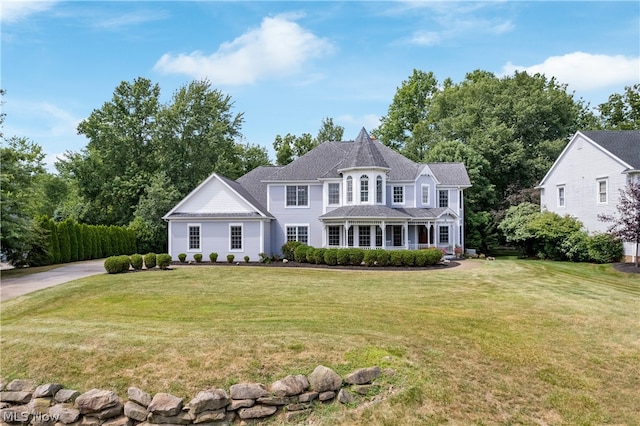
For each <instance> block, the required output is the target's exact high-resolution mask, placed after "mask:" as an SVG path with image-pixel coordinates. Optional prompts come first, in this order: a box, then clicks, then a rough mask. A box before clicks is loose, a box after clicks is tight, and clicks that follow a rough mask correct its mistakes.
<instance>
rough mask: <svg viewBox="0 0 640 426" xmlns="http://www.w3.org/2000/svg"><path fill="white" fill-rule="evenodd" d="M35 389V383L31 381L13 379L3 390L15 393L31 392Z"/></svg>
mask: <svg viewBox="0 0 640 426" xmlns="http://www.w3.org/2000/svg"><path fill="white" fill-rule="evenodd" d="M35 389H36V382H34V381H33V380H23V379H13V380H12V381H10V382H9V383H7V386H6V387H5V390H8V391H16V392H33V391H34V390H35Z"/></svg>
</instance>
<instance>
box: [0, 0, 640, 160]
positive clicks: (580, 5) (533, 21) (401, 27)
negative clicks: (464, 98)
mask: <svg viewBox="0 0 640 426" xmlns="http://www.w3.org/2000/svg"><path fill="white" fill-rule="evenodd" d="M0 20H1V38H2V40H1V43H2V45H1V47H2V51H1V55H2V56H1V60H2V62H1V75H0V77H1V80H0V87H2V88H3V89H4V90H6V92H7V94H6V96H5V97H4V101H5V104H4V105H3V106H2V111H3V112H4V113H6V119H5V123H4V129H3V130H4V134H5V136H14V135H15V136H23V137H27V138H29V139H31V140H32V141H34V142H36V143H38V144H40V145H41V146H42V147H43V148H44V151H45V152H46V153H47V161H48V163H49V164H52V163H53V162H54V161H55V157H56V156H60V155H61V154H62V153H64V152H65V151H67V150H71V151H80V150H81V149H82V148H84V147H85V146H86V144H87V140H86V139H85V138H84V137H83V136H78V135H77V134H76V127H77V125H78V123H79V122H80V121H81V120H83V119H84V118H86V117H88V116H89V114H90V113H91V111H92V110H93V109H97V108H100V107H101V106H102V104H103V103H104V102H107V101H109V100H110V99H111V97H112V95H113V90H114V89H115V87H116V86H117V85H118V84H119V83H120V82H121V81H132V80H133V79H135V78H137V77H146V78H148V79H150V80H151V81H153V82H154V83H158V84H159V85H160V88H161V90H162V101H163V102H168V101H169V100H170V98H171V95H172V94H173V92H174V91H175V90H177V89H178V88H179V87H181V86H183V85H185V84H187V83H188V82H190V81H192V80H194V79H200V78H207V79H209V80H210V82H211V83H212V85H213V87H215V88H217V89H219V90H221V91H222V92H223V93H225V94H228V95H230V96H231V98H232V100H233V101H234V104H235V105H234V110H233V111H234V112H235V113H240V112H242V113H244V118H245V122H244V124H243V126H242V133H243V135H244V142H248V143H254V144H260V145H263V146H265V147H267V148H268V150H269V153H270V155H271V157H272V158H273V157H274V156H273V149H272V143H273V140H274V139H275V137H276V135H278V134H280V135H283V136H284V135H285V134H287V133H292V134H295V135H301V134H302V133H305V132H306V133H311V134H312V135H314V136H315V134H316V133H317V131H318V129H319V128H320V125H321V121H322V119H323V118H325V117H331V118H333V120H334V123H335V124H338V125H341V126H343V127H344V128H345V135H344V136H345V139H353V138H355V137H356V136H357V133H358V131H359V130H360V128H361V127H365V128H367V129H368V130H371V129H373V128H375V127H377V126H378V120H379V118H380V117H381V116H384V115H385V114H386V113H387V110H388V107H389V105H390V104H391V102H392V99H393V96H394V94H395V93H396V90H397V88H398V87H399V86H400V85H401V84H402V82H403V81H404V80H406V79H407V78H408V77H409V76H410V75H411V74H412V71H413V69H419V70H422V71H427V72H428V71H433V72H434V74H435V75H436V77H437V79H438V80H439V81H440V82H442V81H443V80H444V79H446V78H447V77H449V78H451V79H452V80H453V81H454V82H459V81H461V80H463V79H464V76H465V74H466V73H467V72H470V71H473V70H476V69H482V70H485V71H490V72H493V73H495V74H496V75H498V76H502V75H507V74H512V73H513V72H514V71H515V70H527V71H530V72H540V73H544V74H545V75H547V76H548V77H551V76H555V77H556V79H557V80H558V81H559V82H561V83H565V84H567V85H568V87H569V90H570V91H573V92H575V97H576V98H578V99H579V98H582V99H583V100H585V101H588V102H589V103H590V104H591V105H592V106H597V105H598V104H600V103H602V102H605V101H606V100H607V98H608V97H609V95H610V94H612V93H622V91H623V90H624V87H625V86H629V85H632V84H635V83H639V82H640V2H637V1H624V2H611V1H607V2H596V1H590V2H576V1H568V2H540V1H534V2H527V1H482V2H424V1H421V2H403V1H399V2H385V1H367V2H358V1H345V2H334V1H320V2H308V1H284V2H275V1H257V2H252V1H222V2H213V1H199V2H188V1H180V2H170V1H141V2H135V1H110V2H101V1H69V2H58V1H45V2H29V1H11V0H9V1H6V0H3V1H2V3H0Z"/></svg>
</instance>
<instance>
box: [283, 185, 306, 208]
mask: <svg viewBox="0 0 640 426" xmlns="http://www.w3.org/2000/svg"><path fill="white" fill-rule="evenodd" d="M308 205H309V187H308V186H307V185H287V206H288V207H289V206H298V207H300V206H304V207H306V206H308Z"/></svg>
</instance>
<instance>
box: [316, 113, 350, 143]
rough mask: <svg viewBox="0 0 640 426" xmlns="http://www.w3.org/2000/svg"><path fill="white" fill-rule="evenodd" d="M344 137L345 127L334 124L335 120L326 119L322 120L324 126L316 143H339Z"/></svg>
mask: <svg viewBox="0 0 640 426" xmlns="http://www.w3.org/2000/svg"><path fill="white" fill-rule="evenodd" d="M343 136H344V127H342V126H338V125H336V124H334V123H333V118H331V117H326V118H323V119H322V125H321V126H320V129H319V130H318V134H317V135H316V139H315V141H316V143H318V144H321V143H323V142H339V141H341V140H342V137H343Z"/></svg>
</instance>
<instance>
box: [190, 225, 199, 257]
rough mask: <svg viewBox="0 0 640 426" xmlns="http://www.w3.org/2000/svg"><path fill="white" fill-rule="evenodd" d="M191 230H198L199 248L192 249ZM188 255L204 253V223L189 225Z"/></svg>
mask: <svg viewBox="0 0 640 426" xmlns="http://www.w3.org/2000/svg"><path fill="white" fill-rule="evenodd" d="M191 228H198V248H197V249H192V248H191ZM187 253H202V223H187Z"/></svg>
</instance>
